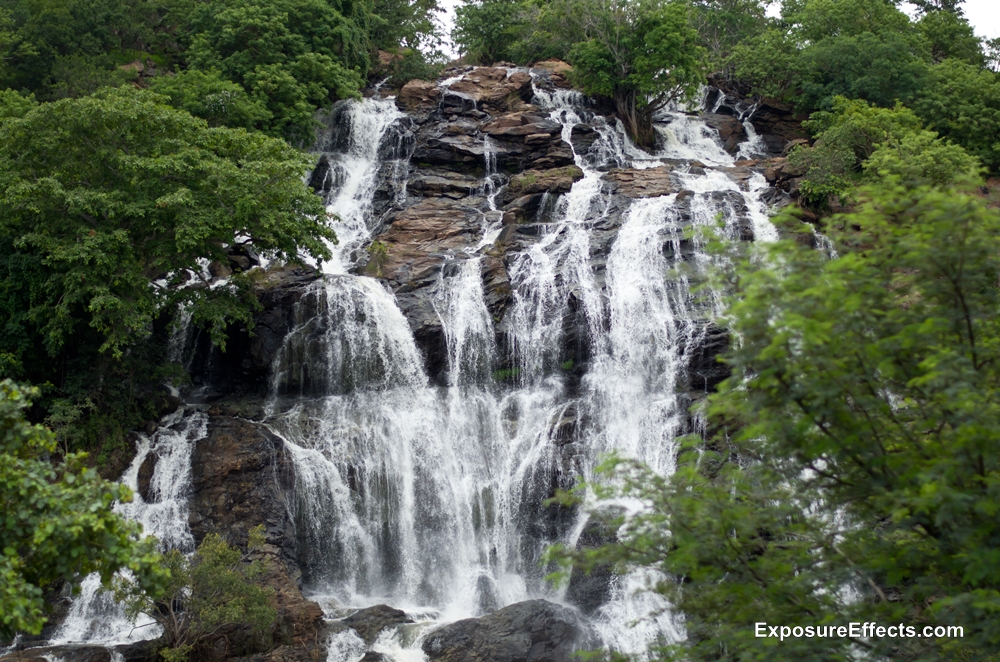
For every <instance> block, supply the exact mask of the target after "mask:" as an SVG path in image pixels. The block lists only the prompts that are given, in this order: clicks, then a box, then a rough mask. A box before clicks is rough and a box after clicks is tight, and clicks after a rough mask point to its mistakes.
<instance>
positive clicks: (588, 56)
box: [569, 0, 704, 145]
mask: <svg viewBox="0 0 1000 662" xmlns="http://www.w3.org/2000/svg"><path fill="white" fill-rule="evenodd" d="M597 9H598V10H597V11H595V12H594V13H593V14H590V15H589V16H588V20H587V23H586V24H585V26H584V30H585V34H586V36H587V39H586V40H585V41H582V42H579V43H577V44H574V46H573V47H572V49H571V50H570V52H569V60H570V63H571V64H573V73H572V80H573V82H574V83H576V84H578V85H580V86H581V87H582V88H583V91H584V92H586V93H587V94H591V95H601V96H605V97H608V98H610V99H611V100H613V102H614V104H615V109H616V111H617V114H618V117H619V119H621V120H622V122H623V123H624V124H625V128H626V130H627V131H628V132H629V134H630V135H631V136H632V137H633V139H634V140H635V141H636V142H637V143H638V144H640V145H652V144H653V142H654V139H655V133H654V132H653V127H652V119H653V115H654V113H656V111H658V110H660V109H661V108H663V107H664V106H666V105H667V104H668V103H670V102H671V101H675V100H678V99H689V98H690V97H692V96H693V95H694V93H695V92H696V91H697V90H698V88H699V87H700V85H701V83H702V80H703V78H704V71H703V69H702V61H703V60H702V58H703V51H702V49H701V47H700V46H698V34H697V32H695V31H694V29H693V28H691V27H690V26H689V25H688V8H687V5H686V4H684V3H680V2H669V3H665V2H660V1H658V0H649V1H641V2H632V1H629V2H625V1H620V0H607V1H606V2H602V3H601V4H600V5H599V6H598V8H597Z"/></svg>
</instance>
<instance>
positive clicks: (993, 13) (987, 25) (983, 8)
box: [965, 0, 1000, 39]
mask: <svg viewBox="0 0 1000 662" xmlns="http://www.w3.org/2000/svg"><path fill="white" fill-rule="evenodd" d="M965 16H966V18H968V19H969V23H972V27H974V28H975V29H976V34H977V35H979V36H980V37H986V38H987V39H993V38H994V37H1000V0H965Z"/></svg>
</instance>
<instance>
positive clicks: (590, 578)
mask: <svg viewBox="0 0 1000 662" xmlns="http://www.w3.org/2000/svg"><path fill="white" fill-rule="evenodd" d="M618 515H620V510H618V509H607V510H602V511H599V512H596V513H593V514H591V516H590V519H589V520H588V521H587V524H586V525H585V526H584V527H583V531H582V532H581V533H580V537H579V538H578V539H577V541H576V549H577V550H578V551H580V550H586V549H596V548H598V547H601V546H603V545H606V544H609V543H613V542H616V541H617V539H618V536H617V533H616V529H617V527H615V526H614V525H613V524H612V523H611V519H612V518H614V517H617V516H618ZM614 574H615V573H614V571H613V569H612V567H611V566H610V565H605V564H600V565H597V566H595V567H593V568H591V569H590V571H589V572H586V571H584V570H583V569H582V568H580V567H578V566H577V567H574V568H573V571H572V572H571V573H570V578H569V585H568V586H567V587H566V601H567V602H569V603H570V604H572V605H575V606H577V607H579V608H580V611H582V612H583V613H584V614H588V615H590V614H593V613H594V612H595V611H597V610H598V609H599V608H600V607H601V606H602V605H604V604H605V603H606V602H607V601H608V600H609V599H610V598H611V580H612V578H613V577H614Z"/></svg>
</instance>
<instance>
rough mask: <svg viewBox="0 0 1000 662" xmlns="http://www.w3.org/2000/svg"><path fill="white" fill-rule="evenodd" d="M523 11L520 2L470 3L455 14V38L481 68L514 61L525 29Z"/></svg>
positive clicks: (481, 0) (474, 0)
mask: <svg viewBox="0 0 1000 662" xmlns="http://www.w3.org/2000/svg"><path fill="white" fill-rule="evenodd" d="M523 11H524V7H523V5H522V3H520V2H518V0H470V1H469V2H467V3H465V4H463V5H462V6H461V7H458V8H457V9H456V10H455V29H454V30H453V31H452V33H451V38H452V40H453V41H454V42H455V45H456V46H458V47H459V48H460V49H461V52H462V55H463V56H464V57H465V58H467V59H468V60H471V61H472V62H475V63H477V64H486V65H489V64H493V63H494V62H500V61H502V60H511V59H513V58H514V56H513V54H512V51H511V46H512V45H513V43H514V42H515V41H516V40H517V39H518V38H519V37H520V36H521V34H522V32H523V30H524V27H525V21H524V18H523Z"/></svg>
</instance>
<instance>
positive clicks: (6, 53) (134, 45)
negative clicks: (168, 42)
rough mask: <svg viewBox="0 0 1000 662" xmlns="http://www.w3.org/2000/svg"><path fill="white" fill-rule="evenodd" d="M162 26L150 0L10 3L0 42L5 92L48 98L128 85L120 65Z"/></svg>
mask: <svg viewBox="0 0 1000 662" xmlns="http://www.w3.org/2000/svg"><path fill="white" fill-rule="evenodd" d="M4 16H6V19H4ZM158 21H159V13H158V6H157V3H154V2H150V1H149V0H10V1H8V2H5V3H4V6H3V7H2V8H0V35H2V34H4V32H6V35H7V36H6V37H0V88H5V87H11V88H15V89H21V90H26V91H30V92H35V93H36V94H37V95H38V96H39V98H40V99H49V98H59V97H64V96H67V95H70V94H74V93H83V94H86V93H89V92H92V91H94V90H95V89H97V88H98V87H100V86H102V85H104V84H111V83H116V82H117V83H121V82H124V81H125V80H127V79H128V77H129V75H128V73H127V72H123V71H120V70H119V69H118V66H119V65H122V64H125V63H127V62H130V61H132V60H135V59H137V57H136V56H137V55H139V54H141V53H143V52H144V51H145V50H146V48H147V47H149V46H150V44H151V43H152V42H153V41H154V39H155V35H154V26H155V25H156V24H157V23H158ZM5 23H6V26H7V27H6V28H4V27H3V26H4V24H5Z"/></svg>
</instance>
